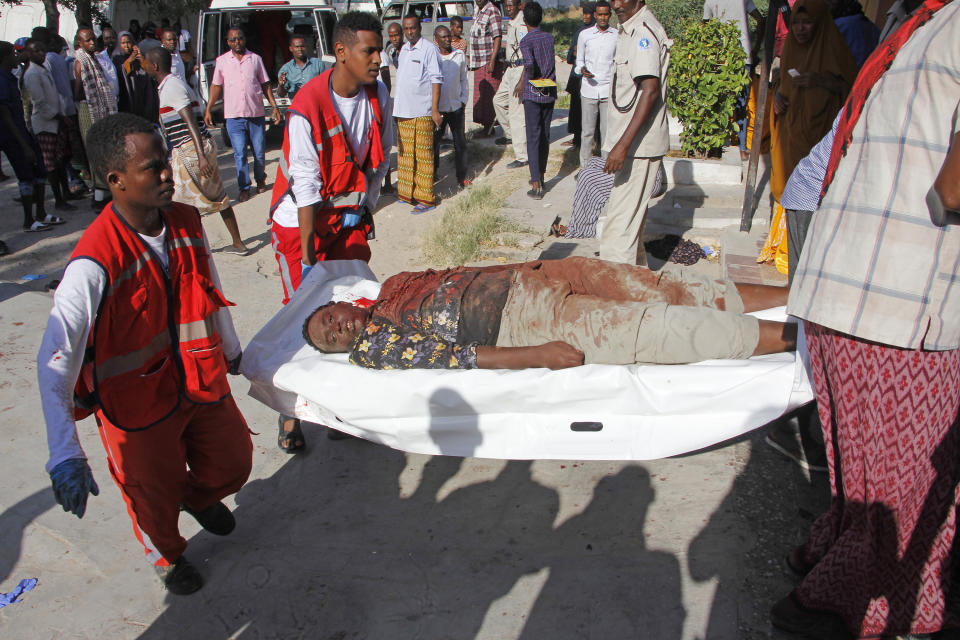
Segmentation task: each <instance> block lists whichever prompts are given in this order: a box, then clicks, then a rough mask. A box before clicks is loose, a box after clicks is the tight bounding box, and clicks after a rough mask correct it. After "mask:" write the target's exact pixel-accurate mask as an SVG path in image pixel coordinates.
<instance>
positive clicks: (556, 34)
mask: <svg viewBox="0 0 960 640" xmlns="http://www.w3.org/2000/svg"><path fill="white" fill-rule="evenodd" d="M581 26H583V18H582V17H581V14H580V9H579V8H576V9H574V10H571V9H566V10H561V9H546V10H545V11H544V12H543V22H542V23H541V24H540V28H541V29H543V30H544V31H546V32H547V33H549V34H552V35H553V50H554V51H555V52H556V54H557V56H559V57H560V58H565V57H566V55H567V49H569V48H570V46H571V44H572V43H573V34H575V33H576V32H577V29H579V28H580V27H581Z"/></svg>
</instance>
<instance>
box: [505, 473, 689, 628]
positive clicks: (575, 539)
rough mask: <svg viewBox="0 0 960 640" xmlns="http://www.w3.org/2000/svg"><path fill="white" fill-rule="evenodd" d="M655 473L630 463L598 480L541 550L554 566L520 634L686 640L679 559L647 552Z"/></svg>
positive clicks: (549, 565) (663, 553) (662, 553)
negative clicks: (580, 509) (584, 501)
mask: <svg viewBox="0 0 960 640" xmlns="http://www.w3.org/2000/svg"><path fill="white" fill-rule="evenodd" d="M653 500H654V490H653V487H652V486H651V482H650V474H649V473H648V472H647V471H646V469H644V468H643V467H640V466H629V467H626V468H624V469H623V470H621V471H620V472H619V473H617V474H615V475H612V476H608V477H606V478H603V479H602V480H600V482H599V483H598V484H597V487H596V489H595V491H594V497H593V501H592V502H591V503H590V505H589V506H588V507H587V508H586V510H585V511H584V512H583V513H581V514H580V515H577V516H574V517H572V518H570V519H569V520H567V521H566V522H565V523H564V524H562V525H561V526H560V527H558V528H557V529H556V530H555V531H554V532H553V535H552V536H551V538H550V539H549V540H547V541H545V542H546V544H545V545H544V548H543V555H544V558H543V560H544V561H545V565H546V566H548V567H549V568H550V577H549V579H548V580H547V583H546V585H545V586H544V588H543V591H542V592H541V593H540V597H539V598H538V599H537V602H536V604H535V605H534V607H533V610H532V611H531V612H530V615H529V620H528V622H527V625H526V627H525V628H524V630H523V635H522V636H521V638H523V639H524V640H541V639H543V638H651V639H652V638H681V637H682V635H683V633H682V632H683V622H684V619H685V617H686V612H685V611H684V607H683V601H682V597H681V595H682V594H681V590H682V587H681V581H680V563H679V562H678V561H677V559H676V558H675V557H673V555H672V554H670V553H666V552H663V551H654V550H651V549H648V548H647V547H646V543H645V534H644V524H645V522H646V517H647V510H648V508H649V506H650V504H651V503H652V502H653Z"/></svg>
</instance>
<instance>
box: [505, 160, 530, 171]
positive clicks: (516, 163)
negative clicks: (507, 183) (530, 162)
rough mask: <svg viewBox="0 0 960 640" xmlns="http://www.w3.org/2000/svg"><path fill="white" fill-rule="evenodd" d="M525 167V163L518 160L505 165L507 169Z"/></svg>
mask: <svg viewBox="0 0 960 640" xmlns="http://www.w3.org/2000/svg"><path fill="white" fill-rule="evenodd" d="M525 166H527V163H526V162H520V161H519V160H514V161H513V162H510V163H508V164H507V169H519V168H520V167H525Z"/></svg>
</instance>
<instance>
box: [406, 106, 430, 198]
mask: <svg viewBox="0 0 960 640" xmlns="http://www.w3.org/2000/svg"><path fill="white" fill-rule="evenodd" d="M397 128H398V130H399V133H400V144H399V145H398V153H397V192H398V194H399V196H400V199H401V200H403V201H405V202H409V203H410V204H416V203H418V202H422V203H424V204H433V203H434V196H433V129H434V125H433V119H432V118H431V117H430V116H421V117H419V118H397Z"/></svg>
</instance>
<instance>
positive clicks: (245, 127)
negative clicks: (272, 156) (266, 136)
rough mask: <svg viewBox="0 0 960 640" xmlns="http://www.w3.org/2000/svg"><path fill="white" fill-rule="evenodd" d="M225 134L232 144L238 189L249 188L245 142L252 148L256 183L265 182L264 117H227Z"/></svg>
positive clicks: (245, 189)
mask: <svg viewBox="0 0 960 640" xmlns="http://www.w3.org/2000/svg"><path fill="white" fill-rule="evenodd" d="M226 120H227V135H228V136H230V144H231V145H232V146H233V161H234V163H235V164H236V165H237V187H238V189H239V190H240V191H247V190H249V189H250V170H249V168H248V167H247V144H248V143H249V144H250V146H251V147H252V148H253V175H254V177H255V178H256V180H257V183H258V184H266V182H267V172H266V171H265V170H264V168H263V167H264V151H263V131H264V117H263V116H260V117H259V118H227V119H226Z"/></svg>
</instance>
